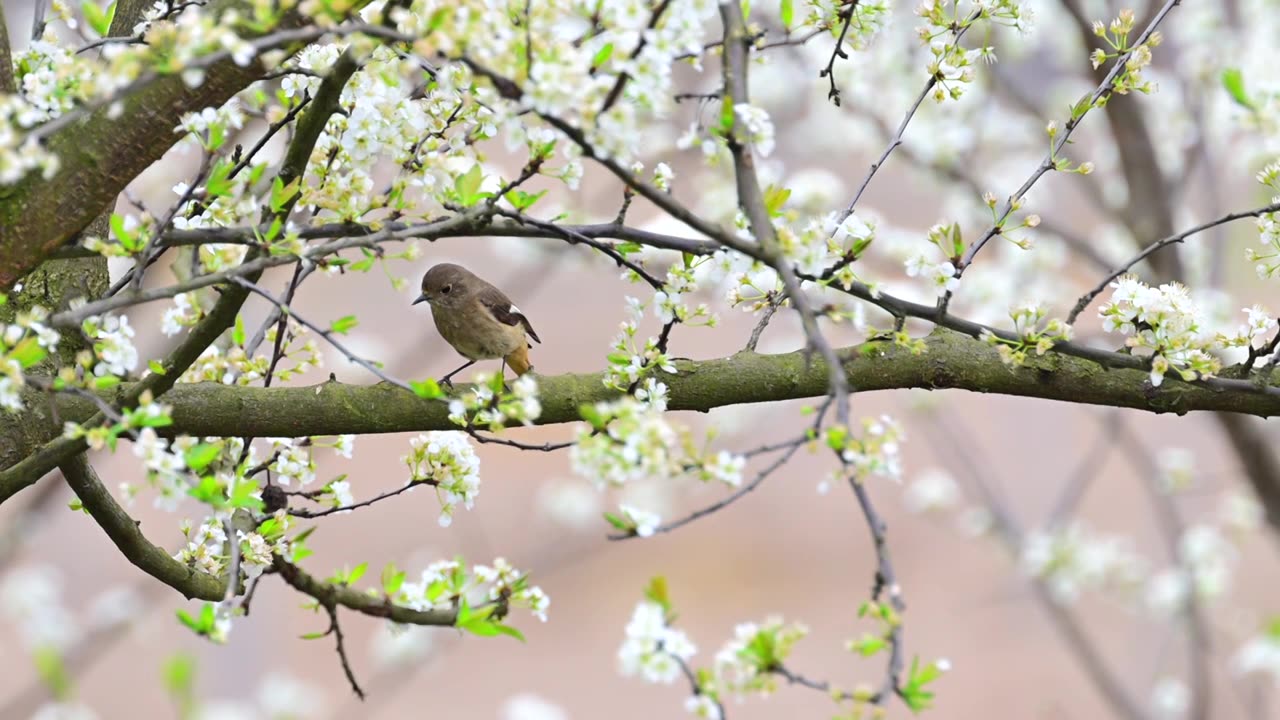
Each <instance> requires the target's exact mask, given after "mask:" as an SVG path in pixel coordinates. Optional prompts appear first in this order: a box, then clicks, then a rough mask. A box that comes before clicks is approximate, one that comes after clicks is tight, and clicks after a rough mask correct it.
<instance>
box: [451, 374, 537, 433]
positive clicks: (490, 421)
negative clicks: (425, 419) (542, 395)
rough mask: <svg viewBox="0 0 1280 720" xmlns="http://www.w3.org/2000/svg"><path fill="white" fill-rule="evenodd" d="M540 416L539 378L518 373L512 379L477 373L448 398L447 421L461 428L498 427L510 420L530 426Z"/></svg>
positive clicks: (489, 428)
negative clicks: (468, 384) (473, 378)
mask: <svg viewBox="0 0 1280 720" xmlns="http://www.w3.org/2000/svg"><path fill="white" fill-rule="evenodd" d="M541 415H542V403H541V402H540V401H539V400H538V381H537V380H535V379H534V378H533V376H532V375H528V374H525V375H521V376H520V377H518V378H516V379H515V380H514V381H512V382H511V384H510V385H507V384H505V383H504V381H503V378H500V377H498V376H497V375H490V374H489V373H479V374H477V375H476V378H475V383H474V384H473V385H472V386H471V387H469V388H467V389H466V391H464V392H463V393H462V394H461V395H457V396H454V397H452V398H451V399H450V400H449V420H450V422H452V423H453V424H455V425H458V426H460V427H464V428H484V429H487V430H501V429H502V428H504V427H506V425H507V424H509V423H511V422H518V423H520V424H522V425H532V424H533V422H534V421H535V420H537V419H538V417H539V416H541Z"/></svg>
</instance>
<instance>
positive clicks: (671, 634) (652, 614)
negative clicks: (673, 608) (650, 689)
mask: <svg viewBox="0 0 1280 720" xmlns="http://www.w3.org/2000/svg"><path fill="white" fill-rule="evenodd" d="M696 652H697V648H696V647H694V645H693V643H692V642H691V641H690V640H689V636H688V635H686V634H685V633H684V631H683V630H677V629H675V628H673V627H670V626H669V625H668V624H667V611H666V609H665V608H663V607H662V605H660V604H658V603H656V602H652V601H644V602H641V603H639V604H637V605H636V609H635V611H634V612H633V613H632V614H631V621H630V622H628V623H627V627H626V639H625V640H624V641H623V643H622V647H620V648H618V662H619V667H620V669H621V671H622V674H623V675H627V676H631V675H639V676H640V677H641V678H643V679H644V680H645V681H646V682H651V683H663V684H668V685H669V684H671V683H672V682H674V681H675V680H676V678H678V677H680V663H681V662H688V661H689V659H690V658H692V657H693V656H694V653H696Z"/></svg>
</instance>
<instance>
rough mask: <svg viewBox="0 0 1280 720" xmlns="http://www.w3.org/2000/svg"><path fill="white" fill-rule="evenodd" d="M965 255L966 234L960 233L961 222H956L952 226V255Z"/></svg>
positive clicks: (956, 256)
mask: <svg viewBox="0 0 1280 720" xmlns="http://www.w3.org/2000/svg"><path fill="white" fill-rule="evenodd" d="M963 255H964V236H963V235H961V233H960V223H954V224H952V226H951V257H955V258H958V257H961V256H963Z"/></svg>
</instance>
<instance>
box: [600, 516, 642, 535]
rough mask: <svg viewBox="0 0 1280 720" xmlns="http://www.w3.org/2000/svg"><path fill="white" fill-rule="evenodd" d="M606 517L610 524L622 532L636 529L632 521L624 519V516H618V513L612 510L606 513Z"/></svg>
mask: <svg viewBox="0 0 1280 720" xmlns="http://www.w3.org/2000/svg"><path fill="white" fill-rule="evenodd" d="M604 519H605V520H606V521H608V523H609V524H610V525H612V526H614V527H615V528H617V529H618V530H621V531H622V532H631V531H633V530H634V529H635V528H633V527H631V523H629V522H627V521H626V520H623V519H622V518H620V517H618V516H617V515H614V514H613V513H611V512H607V513H605V514H604Z"/></svg>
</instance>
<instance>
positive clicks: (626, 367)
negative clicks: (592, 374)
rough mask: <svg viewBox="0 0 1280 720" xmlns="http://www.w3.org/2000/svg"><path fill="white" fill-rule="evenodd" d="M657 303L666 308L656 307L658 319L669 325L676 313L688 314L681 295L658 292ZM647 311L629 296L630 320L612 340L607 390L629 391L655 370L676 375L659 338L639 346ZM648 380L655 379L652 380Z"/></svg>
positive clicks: (605, 379)
mask: <svg viewBox="0 0 1280 720" xmlns="http://www.w3.org/2000/svg"><path fill="white" fill-rule="evenodd" d="M655 301H656V302H657V303H662V304H664V305H665V306H666V308H665V309H664V308H663V307H662V306H661V305H655V313H656V314H657V315H658V317H659V319H663V318H667V319H663V322H669V321H670V318H673V317H675V316H676V313H677V312H680V311H681V310H682V309H683V310H684V311H686V312H687V308H685V307H684V305H682V304H681V298H680V295H679V293H675V294H674V296H673V295H669V294H667V293H665V292H659V293H657V295H655ZM644 308H645V304H644V303H643V302H641V301H640V300H639V299H638V298H634V297H627V311H628V315H629V318H628V319H626V320H623V321H622V322H621V323H620V324H619V328H618V335H617V337H615V338H614V340H613V345H612V352H611V353H610V354H609V369H608V370H607V371H606V372H605V376H604V385H605V387H609V388H613V389H615V390H626V389H628V388H630V387H631V386H632V385H633V384H634V383H637V382H640V381H641V379H642V378H645V376H647V375H649V374H650V373H652V372H653V371H654V370H661V371H663V372H665V373H668V374H675V372H676V367H675V365H673V364H672V363H671V359H670V358H669V357H668V356H667V354H666V353H665V352H662V351H661V350H660V349H659V348H658V338H656V337H649V338H648V339H646V340H645V341H644V346H643V347H641V346H639V345H638V344H637V342H636V338H637V336H638V333H639V329H640V320H641V319H642V318H643V317H644ZM648 379H649V380H653V378H648ZM651 387H652V386H651ZM665 387H666V386H665V385H664V386H663V389H662V392H661V393H660V395H661V398H662V407H663V408H664V409H665V407H666V404H665V398H666V391H665ZM650 397H651V398H652V400H654V401H656V400H657V398H658V395H654V394H652V393H651V394H650Z"/></svg>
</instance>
